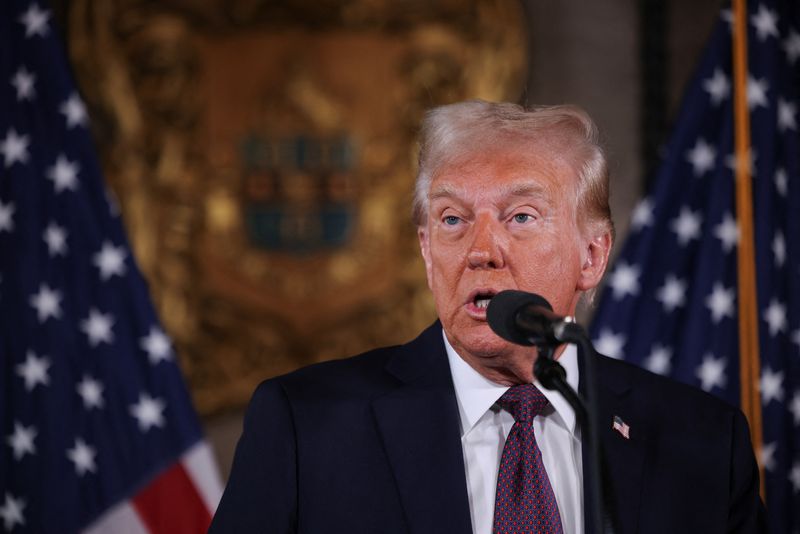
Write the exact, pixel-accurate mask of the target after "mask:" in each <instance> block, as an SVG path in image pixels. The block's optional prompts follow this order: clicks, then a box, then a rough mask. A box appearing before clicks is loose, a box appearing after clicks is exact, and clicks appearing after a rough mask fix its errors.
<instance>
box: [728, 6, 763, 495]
mask: <svg viewBox="0 0 800 534" xmlns="http://www.w3.org/2000/svg"><path fill="white" fill-rule="evenodd" d="M732 35H733V80H734V84H733V97H734V99H733V102H734V125H735V150H736V154H735V156H736V165H735V169H736V220H737V221H738V223H739V246H738V247H737V271H738V286H739V287H738V290H739V291H738V293H739V373H740V379H741V381H740V388H741V399H742V411H743V412H744V414H745V416H746V417H747V420H748V421H749V423H750V438H751V440H752V442H753V449H754V450H755V452H756V455H757V457H760V454H761V450H762V447H763V438H762V425H761V396H760V391H759V376H760V357H759V347H758V300H757V297H756V266H755V242H754V237H753V192H752V183H751V176H750V168H751V162H752V160H751V154H750V116H749V110H748V104H747V5H746V0H734V2H733V31H732ZM759 474H760V480H761V497H762V499H763V498H765V495H764V466H763V465H761V462H759Z"/></svg>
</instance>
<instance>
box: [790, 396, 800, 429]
mask: <svg viewBox="0 0 800 534" xmlns="http://www.w3.org/2000/svg"><path fill="white" fill-rule="evenodd" d="M789 411H790V412H792V419H793V420H794V426H800V392H799V393H795V394H794V396H793V397H792V400H791V402H790V403H789Z"/></svg>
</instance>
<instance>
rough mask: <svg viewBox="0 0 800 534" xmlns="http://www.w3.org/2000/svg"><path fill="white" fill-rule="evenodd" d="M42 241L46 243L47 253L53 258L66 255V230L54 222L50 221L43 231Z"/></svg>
mask: <svg viewBox="0 0 800 534" xmlns="http://www.w3.org/2000/svg"><path fill="white" fill-rule="evenodd" d="M42 239H44V242H45V243H47V253H48V254H49V255H50V256H51V257H53V256H64V255H66V253H67V230H66V228H64V227H63V226H59V225H58V224H56V223H55V222H54V221H50V224H48V225H47V228H45V229H44V234H43V235H42Z"/></svg>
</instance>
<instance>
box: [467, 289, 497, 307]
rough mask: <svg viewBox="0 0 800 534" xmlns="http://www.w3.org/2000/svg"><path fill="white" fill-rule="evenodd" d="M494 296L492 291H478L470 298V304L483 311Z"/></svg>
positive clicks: (494, 292) (494, 293)
mask: <svg viewBox="0 0 800 534" xmlns="http://www.w3.org/2000/svg"><path fill="white" fill-rule="evenodd" d="M496 294H497V292H496V291H493V290H481V291H478V292H477V293H476V294H475V296H474V297H472V304H474V305H475V307H476V308H480V309H482V310H485V309H486V308H487V307H488V306H489V301H491V300H492V297H494V296H495V295H496Z"/></svg>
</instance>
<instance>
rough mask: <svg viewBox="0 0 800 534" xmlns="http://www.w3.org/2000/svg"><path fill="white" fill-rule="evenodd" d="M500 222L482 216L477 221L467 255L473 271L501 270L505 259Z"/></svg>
mask: <svg viewBox="0 0 800 534" xmlns="http://www.w3.org/2000/svg"><path fill="white" fill-rule="evenodd" d="M500 226H501V225H500V223H499V222H498V221H495V220H493V219H492V218H491V217H489V216H488V215H487V216H482V217H478V218H477V219H476V220H475V224H474V226H473V228H472V234H473V235H472V243H471V244H470V249H469V252H468V253H467V262H468V263H469V266H470V267H471V268H473V269H500V268H502V267H503V265H504V264H505V261H504V259H503V246H502V245H503V244H502V239H503V238H502V228H501V227H500Z"/></svg>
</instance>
